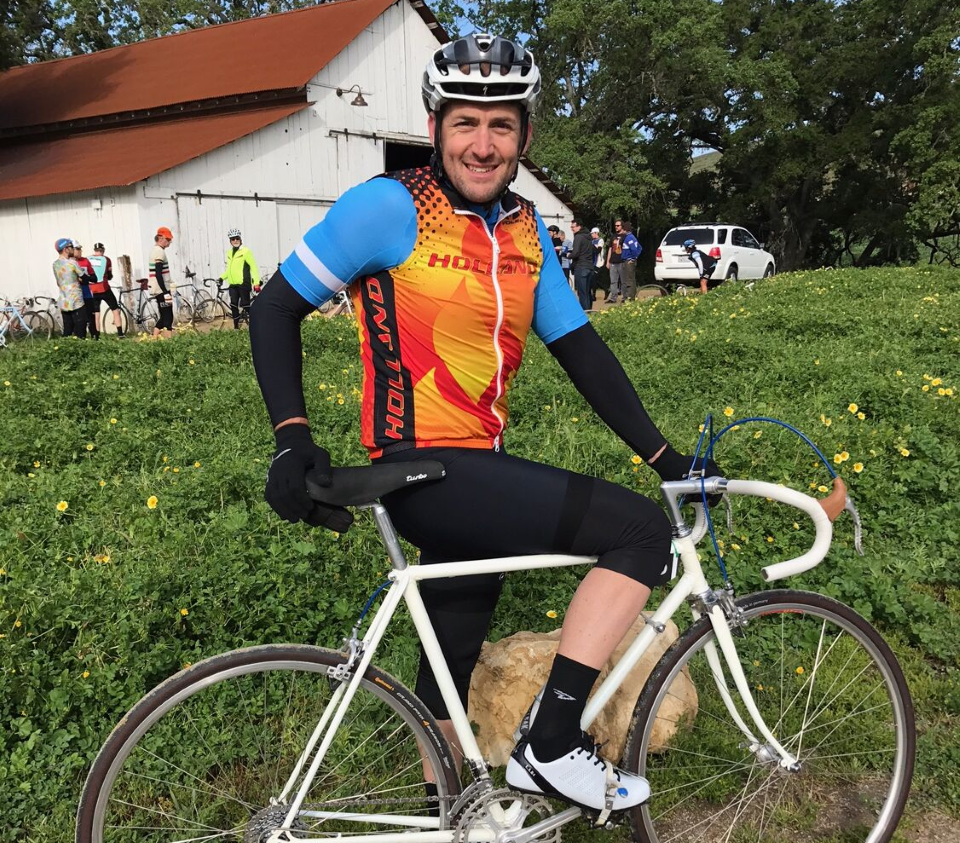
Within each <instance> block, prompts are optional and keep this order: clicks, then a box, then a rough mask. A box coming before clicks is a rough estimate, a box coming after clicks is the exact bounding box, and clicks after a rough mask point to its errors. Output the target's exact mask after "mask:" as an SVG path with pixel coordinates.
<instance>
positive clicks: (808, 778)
mask: <svg viewBox="0 0 960 843" xmlns="http://www.w3.org/2000/svg"><path fill="white" fill-rule="evenodd" d="M746 617H747V619H748V620H749V621H750V623H749V624H748V625H747V627H746V628H745V629H744V630H743V635H742V637H737V638H736V645H737V650H738V652H739V654H740V657H741V662H742V664H743V666H744V671H745V673H746V675H747V679H748V682H749V683H750V687H751V689H752V691H753V694H754V698H755V699H756V700H757V704H758V706H759V707H760V711H761V713H762V715H763V717H764V720H765V721H766V722H767V724H768V725H769V726H771V728H772V731H773V733H774V735H775V736H776V737H777V739H778V740H779V741H780V742H781V743H782V744H783V745H784V747H785V748H786V749H787V750H788V751H789V752H791V753H793V754H794V755H796V756H797V757H799V759H800V762H801V765H802V769H801V771H800V772H799V773H789V772H786V771H784V770H783V769H782V768H781V767H779V765H778V764H777V763H776V761H777V760H778V759H779V757H778V756H776V755H775V753H774V752H773V751H772V750H771V749H767V750H764V749H760V750H759V751H756V752H751V751H750V749H749V747H747V746H746V743H747V739H746V738H745V736H744V735H743V733H742V732H740V730H739V729H738V728H737V727H736V725H735V724H734V722H733V720H732V718H731V716H730V714H729V712H728V711H727V709H726V707H725V706H724V704H723V702H722V700H721V697H720V694H719V692H718V691H717V688H716V684H715V682H714V681H713V678H712V673H711V672H710V670H709V667H708V665H707V659H706V651H707V648H706V644H707V642H708V641H711V640H713V635H712V632H711V633H710V634H708V635H704V636H702V637H701V638H700V639H699V641H698V642H697V644H696V646H695V647H694V648H693V650H692V651H691V654H690V657H689V658H688V659H685V660H682V661H683V662H684V664H680V663H678V664H677V665H675V666H674V668H673V670H671V672H670V675H669V676H668V678H667V680H666V681H665V682H664V684H663V686H662V687H661V688H660V689H659V693H658V694H657V696H656V698H655V700H654V701H653V702H652V704H651V708H650V711H656V712H658V717H657V718H653V717H651V718H650V720H649V721H648V724H647V726H646V727H645V730H644V734H643V736H642V740H641V742H640V746H639V753H638V755H639V757H638V769H639V770H640V772H641V773H642V774H643V775H645V776H646V777H647V778H649V779H650V783H651V788H652V790H653V794H654V796H653V798H652V800H651V802H650V804H649V805H647V806H644V807H643V808H642V809H641V810H640V811H638V812H636V813H635V814H634V822H635V823H636V824H637V826H638V830H639V831H640V832H641V834H640V836H641V837H642V838H644V839H646V840H650V841H659V843H673V841H678V843H679V842H680V841H693V840H696V841H697V843H700V841H713V840H723V841H728V840H741V839H742V840H746V839H749V840H755V841H764V840H770V841H780V840H782V839H784V836H785V835H786V833H787V832H789V836H790V839H792V840H810V841H817V840H827V839H830V840H834V839H837V837H838V836H839V837H841V838H842V839H850V840H868V841H870V842H871V843H878V841H881V840H885V839H887V838H888V837H889V836H890V834H891V833H892V831H893V829H894V828H895V827H896V822H897V820H898V819H899V815H900V812H901V811H902V807H903V801H904V800H905V798H906V792H907V789H908V788H909V774H910V771H911V770H912V759H913V755H912V753H913V743H912V715H911V713H910V712H911V708H910V703H909V699H906V700H905V699H904V698H903V697H902V696H901V694H900V692H899V690H898V681H902V677H899V672H898V671H896V670H895V669H892V668H891V667H890V666H889V665H888V664H887V662H886V660H885V656H884V653H883V652H882V651H881V649H880V647H878V646H877V644H876V643H875V642H874V641H872V640H871V639H870V638H869V637H867V636H866V635H865V634H864V633H863V632H862V631H861V630H859V629H858V628H857V627H856V626H855V625H854V624H853V623H852V622H851V621H850V620H848V619H847V618H845V617H842V616H841V615H839V614H837V613H835V612H833V611H830V610H829V609H827V608H824V607H822V606H812V605H810V604H807V603H803V602H784V603H781V604H778V605H777V606H776V607H772V606H766V605H761V606H755V607H753V608H752V609H749V610H747V612H746ZM688 680H689V681H688ZM690 681H692V683H693V686H694V688H695V689H696V690H695V694H696V706H697V708H696V714H695V715H691V714H690V711H692V709H691V708H690V707H689V700H688V701H687V706H688V707H687V713H686V714H678V713H677V712H678V709H677V708H676V707H677V706H679V705H680V703H681V697H686V696H687V695H688V694H689V682H690ZM728 684H730V683H728ZM730 687H732V684H730ZM734 697H735V698H736V699H739V698H738V697H737V696H736V694H735V692H734ZM671 706H674V708H673V710H672V711H671ZM739 708H740V710H741V712H743V714H744V718H745V719H746V720H747V722H748V724H749V725H750V726H752V725H753V724H752V721H751V720H750V719H749V716H748V715H746V712H745V710H744V709H743V707H742V704H741V705H740V706H739ZM662 730H665V732H664V731H662ZM669 732H673V735H672V737H667V736H666V733H669Z"/></svg>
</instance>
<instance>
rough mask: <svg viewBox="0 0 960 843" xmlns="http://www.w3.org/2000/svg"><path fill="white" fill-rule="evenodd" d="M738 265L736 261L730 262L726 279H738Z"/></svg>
mask: <svg viewBox="0 0 960 843" xmlns="http://www.w3.org/2000/svg"><path fill="white" fill-rule="evenodd" d="M737 277H738V276H737V265H736V264H735V263H732V264H730V268H729V269H728V270H727V274H726V275H725V276H724V278H723V280H724V281H736V280H737Z"/></svg>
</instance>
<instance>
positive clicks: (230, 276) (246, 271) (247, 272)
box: [220, 246, 260, 287]
mask: <svg viewBox="0 0 960 843" xmlns="http://www.w3.org/2000/svg"><path fill="white" fill-rule="evenodd" d="M226 264H227V268H226V269H224V271H223V273H222V274H221V275H220V280H221V281H226V282H227V283H228V284H229V285H230V286H231V287H236V286H239V285H241V284H256V283H259V281H260V270H259V269H258V268H257V262H256V261H255V260H254V258H253V252H251V251H250V249H248V248H247V247H246V246H237V247H236V248H234V247H232V246H231V247H230V248H229V249H227V257H226Z"/></svg>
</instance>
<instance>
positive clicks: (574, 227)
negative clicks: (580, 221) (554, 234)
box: [570, 222, 580, 234]
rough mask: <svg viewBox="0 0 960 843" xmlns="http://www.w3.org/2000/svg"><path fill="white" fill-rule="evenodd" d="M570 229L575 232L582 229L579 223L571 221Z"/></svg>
mask: <svg viewBox="0 0 960 843" xmlns="http://www.w3.org/2000/svg"><path fill="white" fill-rule="evenodd" d="M570 230H571V231H572V232H573V233H574V234H576V233H577V232H578V231H580V226H579V225H577V223H575V222H572V223H570Z"/></svg>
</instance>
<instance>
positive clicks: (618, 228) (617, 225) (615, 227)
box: [613, 220, 623, 234]
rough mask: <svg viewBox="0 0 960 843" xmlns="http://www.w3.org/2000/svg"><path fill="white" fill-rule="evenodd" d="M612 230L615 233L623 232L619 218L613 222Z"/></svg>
mask: <svg viewBox="0 0 960 843" xmlns="http://www.w3.org/2000/svg"><path fill="white" fill-rule="evenodd" d="M613 230H614V231H615V232H616V233H617V234H623V223H622V222H620V220H617V221H616V222H615V223H614V224H613Z"/></svg>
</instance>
